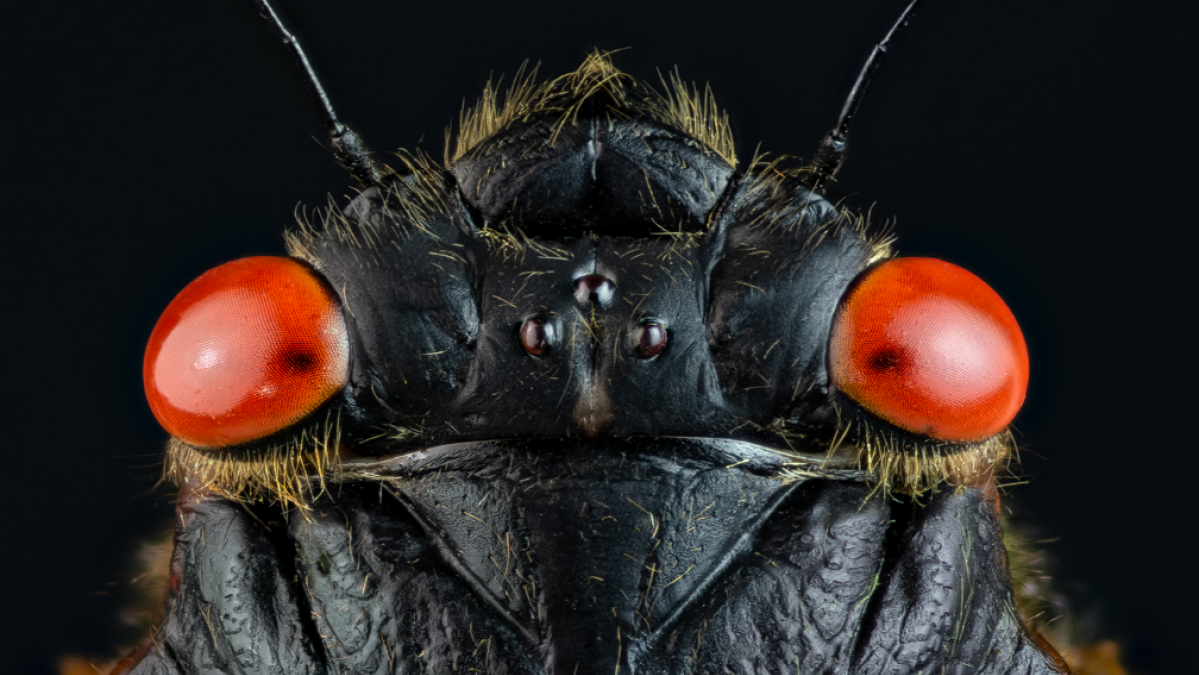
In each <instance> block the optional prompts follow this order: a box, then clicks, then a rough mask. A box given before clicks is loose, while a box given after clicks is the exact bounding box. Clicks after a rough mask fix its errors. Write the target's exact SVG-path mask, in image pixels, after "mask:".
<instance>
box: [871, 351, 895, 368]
mask: <svg viewBox="0 0 1199 675" xmlns="http://www.w3.org/2000/svg"><path fill="white" fill-rule="evenodd" d="M902 363H903V355H902V354H900V353H899V352H898V351H896V350H894V349H880V350H878V351H877V352H875V353H874V354H873V355H872V356H871V357H870V369H871V370H873V371H875V372H880V373H885V372H890V371H893V370H897V369H898V368H899V367H900V365H901V364H902Z"/></svg>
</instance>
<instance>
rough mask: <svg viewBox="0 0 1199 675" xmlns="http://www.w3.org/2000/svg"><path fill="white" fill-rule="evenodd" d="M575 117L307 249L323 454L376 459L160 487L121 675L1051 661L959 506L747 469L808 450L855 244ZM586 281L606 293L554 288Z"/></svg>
mask: <svg viewBox="0 0 1199 675" xmlns="http://www.w3.org/2000/svg"><path fill="white" fill-rule="evenodd" d="M608 104H614V102H613V101H609V102H608ZM608 110H609V108H608V107H606V106H605V105H600V103H599V102H598V99H597V100H596V101H593V102H592V103H591V104H590V107H588V108H586V109H584V110H581V111H580V114H579V116H578V117H577V119H576V118H573V117H572V120H573V121H572V122H571V123H570V124H566V125H565V126H561V127H555V126H554V125H556V123H557V121H558V120H557V118H556V117H553V116H550V117H548V118H545V119H534V120H523V121H521V122H520V123H519V124H514V125H512V126H511V127H509V128H507V129H506V130H504V131H503V132H502V133H500V134H497V135H496V136H493V137H492V138H491V139H489V140H488V141H487V142H485V143H484V144H483V145H482V146H480V147H478V148H476V149H475V150H473V151H471V152H469V153H467V155H466V156H465V157H464V158H462V159H460V160H458V161H457V162H456V163H455V164H454V165H452V166H451V167H450V168H449V170H447V171H439V170H431V171H429V172H427V173H425V174H422V175H416V174H413V175H407V176H404V177H401V178H399V179H397V181H396V182H395V183H394V184H393V185H390V186H385V187H376V188H370V189H367V190H365V191H363V193H362V194H361V195H360V196H359V197H358V198H356V199H355V200H354V201H353V202H352V203H351V204H350V205H349V206H348V207H347V208H346V209H345V211H344V214H345V218H346V221H345V222H344V223H341V224H340V225H339V226H338V228H337V229H336V230H335V231H334V232H331V233H328V234H326V235H325V236H322V237H319V238H317V240H316V241H315V242H313V245H312V247H311V248H310V250H309V252H308V253H309V256H310V260H309V262H311V263H312V264H313V265H314V267H315V268H316V269H317V270H318V271H319V272H320V273H321V274H322V275H324V277H325V278H326V279H327V280H328V282H329V285H330V288H331V289H333V290H334V292H335V293H337V294H338V295H339V297H340V299H341V300H342V303H343V305H344V310H345V317H346V322H347V325H348V327H349V330H350V333H351V335H350V342H351V344H352V345H353V355H352V376H351V382H350V384H349V386H348V387H347V388H346V390H345V391H344V392H343V393H342V394H341V397H340V398H338V399H337V400H336V401H335V402H334V403H333V404H332V405H336V406H339V407H340V410H341V413H342V415H341V427H340V431H341V439H342V442H343V444H344V446H343V449H344V450H347V451H349V450H353V451H354V454H355V456H357V457H360V458H370V457H376V458H379V459H378V460H377V461H374V463H373V464H370V465H369V467H368V468H369V469H370V472H371V473H370V475H365V474H364V475H361V476H359V477H358V478H357V479H354V480H351V481H350V482H348V483H345V484H341V485H334V486H332V488H331V490H330V491H329V492H327V493H324V494H322V495H321V496H320V498H319V499H317V500H316V501H315V502H314V503H313V504H312V505H311V510H310V511H306V512H304V513H300V512H297V511H294V510H293V511H289V512H285V511H281V510H279V509H277V508H268V507H263V506H253V507H245V506H242V505H237V504H232V503H228V502H224V501H221V500H217V499H206V500H204V499H201V500H198V499H197V498H196V497H195V495H191V494H187V493H185V495H184V499H183V500H182V502H181V506H180V519H179V533H178V540H177V547H176V551H175V561H174V576H173V580H174V582H175V583H176V585H177V589H176V592H175V594H174V595H173V597H172V600H171V603H170V606H169V612H168V615H167V618H166V621H165V623H164V625H163V626H162V628H161V630H160V631H159V632H158V634H157V636H156V638H155V644H154V645H153V647H152V648H151V649H150V650H149V651H148V652H147V655H146V656H145V657H144V658H143V659H142V660H141V662H140V663H139V664H138V665H137V666H135V667H134V669H133V672H136V673H149V672H179V673H189V674H190V673H217V672H221V673H226V672H227V673H238V672H241V673H304V672H313V673H323V672H354V673H450V672H472V671H481V672H487V673H552V674H554V675H567V674H580V675H581V674H586V673H595V674H600V673H605V674H610V673H614V672H615V673H626V672H627V673H635V672H644V673H679V674H682V673H709V672H713V673H715V672H720V673H775V672H779V673H781V672H802V673H814V672H829V673H855V674H857V673H932V672H938V673H940V672H962V673H1024V672H1037V673H1049V672H1055V669H1056V668H1057V666H1056V665H1054V664H1055V663H1056V661H1055V657H1054V656H1053V655H1051V653H1049V652H1048V651H1045V652H1043V651H1042V650H1041V649H1040V648H1039V647H1037V646H1036V645H1035V643H1034V638H1032V637H1030V636H1029V635H1027V634H1025V633H1024V632H1023V631H1022V629H1021V627H1020V622H1019V619H1018V617H1017V616H1016V613H1015V609H1014V607H1013V602H1012V595H1011V589H1010V580H1009V578H1008V572H1007V562H1006V558H1005V553H1004V550H1003V547H1002V541H1001V534H1000V532H999V528H998V524H997V521H996V517H995V504H994V502H992V501H990V500H988V499H986V498H984V497H983V495H982V494H981V493H979V492H978V491H977V490H973V489H966V490H963V491H961V492H960V493H955V492H953V491H952V490H949V491H945V492H942V493H940V494H936V495H930V496H928V497H927V502H926V503H924V504H914V503H901V502H898V501H893V500H890V499H887V498H884V497H883V492H882V491H881V490H878V488H877V485H876V484H874V483H872V482H870V481H871V480H874V478H876V477H868V476H864V475H861V474H858V473H855V472H840V473H838V472H830V471H826V472H824V474H823V477H821V478H811V479H808V480H806V481H801V482H794V483H786V482H783V481H781V480H780V479H779V478H778V475H779V474H780V471H781V470H782V468H783V466H782V462H783V460H782V457H783V456H784V454H783V453H784V452H786V453H792V454H791V456H792V457H794V454H793V453H795V452H796V451H799V452H805V451H806V452H808V453H811V454H810V455H809V457H819V456H822V455H820V454H817V453H822V452H824V451H825V450H826V449H827V448H828V444H829V442H830V441H831V440H832V434H833V433H834V432H835V430H836V419H835V414H834V413H833V411H832V407H831V404H830V400H831V399H830V397H831V396H832V395H833V392H831V391H830V389H831V388H830V383H829V380H828V373H827V367H826V363H825V362H826V342H827V339H828V333H829V327H830V323H831V321H832V317H833V315H834V312H835V311H836V308H837V304H838V302H839V300H840V298H841V296H842V294H843V293H844V291H845V289H846V288H847V287H848V286H849V284H850V283H851V282H852V281H853V279H854V277H855V276H856V275H857V274H859V273H860V272H861V271H862V270H863V269H864V268H865V267H866V265H867V264H868V262H869V261H870V260H872V259H873V258H874V257H875V256H876V255H877V251H876V250H875V249H874V247H873V246H872V245H871V243H870V242H869V241H868V239H867V238H866V236H865V234H864V233H863V232H862V231H861V229H860V228H857V227H854V226H852V225H851V223H850V221H849V220H848V219H845V218H843V217H841V215H840V214H839V212H838V210H837V209H835V208H834V207H833V206H832V205H831V204H829V203H828V202H827V201H826V200H825V199H823V198H822V197H820V196H819V195H816V194H813V193H812V192H810V191H809V190H807V189H806V188H805V187H803V186H802V185H801V184H800V183H799V182H798V181H797V180H795V179H794V177H790V178H788V177H786V176H781V175H777V174H768V175H767V176H765V177H764V176H760V175H754V174H749V175H746V174H738V173H736V172H734V171H733V169H732V167H729V166H728V165H727V164H725V163H724V161H723V160H722V159H720V158H719V157H718V156H717V155H715V153H713V152H711V151H710V150H709V149H707V148H704V147H703V146H702V144H700V143H699V142H698V141H696V140H695V139H692V138H689V137H687V136H686V135H685V134H682V133H680V132H679V131H677V130H672V129H669V128H666V127H664V126H662V125H661V124H659V123H657V122H655V121H653V120H649V119H646V118H645V117H640V118H637V117H635V116H632V117H630V116H628V115H626V116H620V115H609V114H608V113H607V111H608ZM551 127H553V128H554V129H555V131H553V132H552V133H551ZM485 231H489V232H488V236H484V234H483V233H484V232H485ZM503 236H508V237H510V238H509V239H508V242H507V244H503V243H500V241H499V240H500V239H502V238H503ZM497 237H498V238H497ZM592 274H599V275H603V276H604V277H605V278H606V279H608V280H609V282H610V283H611V284H612V289H611V291H612V297H611V299H610V301H609V302H606V303H603V304H600V303H593V302H591V301H590V300H589V299H588V298H587V297H586V296H584V297H582V298H581V299H580V298H579V297H577V296H576V294H575V280H576V279H578V278H580V277H582V276H585V275H592ZM533 318H536V319H540V320H542V321H543V322H544V325H546V326H547V327H549V328H550V329H551V330H552V332H553V334H554V335H555V336H556V339H555V341H554V342H553V343H552V344H551V347H550V349H549V350H548V351H547V352H545V353H544V354H541V355H538V356H531V355H530V354H529V353H528V352H526V350H525V349H524V347H522V346H521V342H520V338H519V335H520V327H521V325H522V324H523V323H524V322H525V321H526V320H529V319H533ZM646 320H654V321H656V322H658V323H659V324H661V325H663V326H665V330H666V338H667V339H666V346H665V348H664V350H663V351H662V352H661V353H660V354H658V355H656V356H655V357H653V358H642V357H641V356H639V355H638V353H637V351H636V348H635V347H636V345H635V341H634V340H633V339H632V336H633V335H635V331H636V328H637V326H638V325H639V324H640V323H641V322H643V321H646ZM780 432H784V433H780ZM748 441H753V442H754V443H756V445H755V444H750V443H749V442H748ZM345 454H346V455H347V456H349V455H350V453H349V452H346V453H345ZM356 461H357V460H356ZM362 461H366V462H370V461H371V460H369V459H366V460H362Z"/></svg>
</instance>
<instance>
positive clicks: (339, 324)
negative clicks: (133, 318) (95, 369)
mask: <svg viewBox="0 0 1199 675" xmlns="http://www.w3.org/2000/svg"><path fill="white" fill-rule="evenodd" d="M143 377H144V380H145V386H146V398H147V399H148V400H149V402H150V408H151V410H153V412H154V416H155V417H156V418H158V421H159V423H160V424H162V426H163V427H164V428H165V429H166V430H167V431H168V432H170V433H171V435H173V436H175V437H177V438H179V439H181V440H183V441H185V442H187V443H190V444H192V445H195V446H199V447H205V448H220V447H227V446H231V445H239V444H242V443H247V442H249V441H253V440H257V439H259V438H263V437H265V436H269V435H271V434H273V433H275V432H278V431H281V430H283V429H286V428H288V427H290V426H292V425H293V424H295V423H297V422H299V421H300V420H302V419H303V418H305V417H306V416H308V414H310V413H311V412H313V411H314V410H316V409H317V408H318V407H320V405H321V404H323V403H325V402H326V401H328V400H329V399H330V398H332V397H333V396H334V395H335V394H336V393H337V392H339V391H341V389H342V388H343V387H345V385H346V382H347V381H348V378H349V339H348V336H347V332H346V324H345V319H344V318H343V317H342V314H341V310H340V307H339V306H338V302H337V299H336V298H335V297H334V296H333V294H332V293H331V292H330V291H329V290H328V289H327V288H326V286H325V284H324V282H323V281H322V280H321V279H320V278H319V277H318V276H317V275H316V274H315V273H314V272H312V271H311V270H310V269H308V268H307V267H305V266H304V265H302V264H300V263H298V262H296V261H294V260H291V259H288V258H274V257H254V258H243V259H241V260H235V261H233V262H231V263H227V264H225V265H221V266H220V267H217V268H214V269H211V270H209V271H208V272H205V273H204V274H202V275H201V276H200V277H199V278H198V279H196V280H195V281H193V282H192V283H190V284H188V286H187V287H186V288H184V289H183V291H182V292H180V293H179V295H177V296H176V297H175V299H174V300H172V301H171V304H170V305H168V306H167V308H166V311H164V312H163V314H162V317H161V318H159V320H158V324H157V325H156V326H155V327H154V332H153V333H152V334H151V335H150V343H149V345H148V346H147V347H146V359H145V364H144V367H143Z"/></svg>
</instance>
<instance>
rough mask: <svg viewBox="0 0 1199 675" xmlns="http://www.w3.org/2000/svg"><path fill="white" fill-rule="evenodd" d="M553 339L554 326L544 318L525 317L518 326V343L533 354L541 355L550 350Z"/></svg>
mask: <svg viewBox="0 0 1199 675" xmlns="http://www.w3.org/2000/svg"><path fill="white" fill-rule="evenodd" d="M553 341H554V327H553V326H552V325H551V324H548V323H546V321H545V319H542V318H540V317H533V318H531V319H526V320H525V323H524V325H522V326H521V327H520V344H521V346H522V347H524V348H525V351H526V352H528V353H530V354H532V355H533V356H541V355H543V354H545V353H546V352H548V351H549V350H550V347H552V346H553V345H552V342H553Z"/></svg>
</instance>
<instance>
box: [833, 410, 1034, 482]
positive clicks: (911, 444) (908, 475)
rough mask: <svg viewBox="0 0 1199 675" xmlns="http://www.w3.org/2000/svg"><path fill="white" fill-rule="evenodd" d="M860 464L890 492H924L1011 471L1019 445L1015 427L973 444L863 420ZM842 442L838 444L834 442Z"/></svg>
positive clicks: (859, 439)
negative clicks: (920, 436)
mask: <svg viewBox="0 0 1199 675" xmlns="http://www.w3.org/2000/svg"><path fill="white" fill-rule="evenodd" d="M857 426H858V429H857V434H856V436H857V442H856V443H855V445H856V447H857V460H856V462H855V464H856V465H857V468H859V469H862V470H864V471H866V472H868V473H869V474H871V475H872V476H874V479H875V480H876V481H877V482H878V485H879V487H880V488H881V489H882V490H884V491H885V492H895V493H899V494H906V495H916V496H919V495H921V494H924V493H926V492H929V491H931V490H934V489H936V488H938V487H939V486H941V485H944V484H948V485H952V486H955V487H960V486H964V485H968V484H970V483H971V482H973V481H974V480H975V479H976V478H978V477H980V476H984V475H986V474H988V473H994V474H996V475H997V474H999V473H1002V472H1005V471H1007V470H1008V461H1009V459H1010V458H1011V455H1012V449H1013V448H1014V447H1015V441H1014V440H1013V439H1012V436H1011V434H1010V433H1009V432H1006V431H1005V432H1002V433H1000V434H997V435H996V436H993V437H991V438H988V439H987V440H985V441H982V442H981V443H977V444H974V445H967V446H957V445H951V444H947V443H945V444H942V443H935V442H932V441H928V442H916V441H908V440H905V439H901V438H899V437H898V436H897V435H895V434H893V433H890V432H888V431H885V430H876V429H872V428H870V427H869V425H867V424H859V425H857ZM835 446H836V443H834V447H835Z"/></svg>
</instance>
